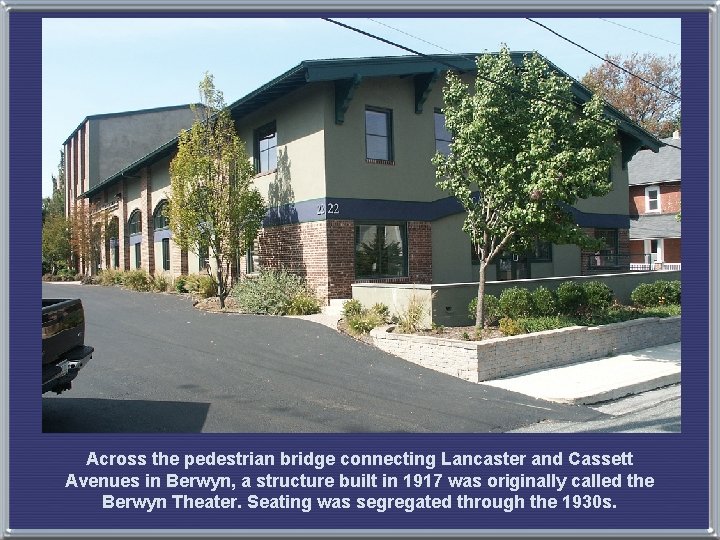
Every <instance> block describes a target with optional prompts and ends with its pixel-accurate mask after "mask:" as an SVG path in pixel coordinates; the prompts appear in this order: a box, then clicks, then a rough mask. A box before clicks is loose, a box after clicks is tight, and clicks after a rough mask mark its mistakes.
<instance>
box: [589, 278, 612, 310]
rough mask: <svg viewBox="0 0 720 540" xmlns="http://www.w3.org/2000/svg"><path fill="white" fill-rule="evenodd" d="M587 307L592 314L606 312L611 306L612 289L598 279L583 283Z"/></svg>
mask: <svg viewBox="0 0 720 540" xmlns="http://www.w3.org/2000/svg"><path fill="white" fill-rule="evenodd" d="M583 289H584V290H585V298H586V299H587V309H588V311H589V312H591V313H593V314H599V313H604V312H606V311H607V310H608V309H609V308H610V306H612V303H613V299H614V295H613V292H612V289H611V288H610V287H608V286H607V285H605V283H602V282H600V281H587V282H585V283H583Z"/></svg>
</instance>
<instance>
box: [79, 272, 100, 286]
mask: <svg viewBox="0 0 720 540" xmlns="http://www.w3.org/2000/svg"><path fill="white" fill-rule="evenodd" d="M80 282H81V283H82V284H83V285H95V284H96V283H99V282H100V281H99V279H97V278H95V276H91V275H90V274H87V275H85V276H83V277H82V279H81V280H80Z"/></svg>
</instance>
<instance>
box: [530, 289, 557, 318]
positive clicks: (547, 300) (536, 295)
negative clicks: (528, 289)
mask: <svg viewBox="0 0 720 540" xmlns="http://www.w3.org/2000/svg"><path fill="white" fill-rule="evenodd" d="M531 295H532V304H533V312H534V313H535V314H536V315H538V316H540V317H549V316H550V315H556V314H557V309H558V308H557V299H556V297H555V293H554V292H552V291H551V290H550V289H546V288H545V287H538V288H537V289H535V290H534V291H533V292H532V293H531Z"/></svg>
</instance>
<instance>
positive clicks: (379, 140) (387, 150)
mask: <svg viewBox="0 0 720 540" xmlns="http://www.w3.org/2000/svg"><path fill="white" fill-rule="evenodd" d="M365 157H366V159H367V160H368V161H373V162H375V161H379V162H385V163H388V162H392V161H393V152H392V111H390V110H387V109H370V108H368V109H365Z"/></svg>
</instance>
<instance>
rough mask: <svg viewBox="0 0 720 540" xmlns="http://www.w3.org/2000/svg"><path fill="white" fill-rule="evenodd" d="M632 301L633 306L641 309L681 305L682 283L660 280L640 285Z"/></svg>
mask: <svg viewBox="0 0 720 540" xmlns="http://www.w3.org/2000/svg"><path fill="white" fill-rule="evenodd" d="M630 299H631V300H632V302H633V304H635V305H636V306H640V307H651V306H662V305H679V304H680V282H679V281H665V280H659V281H656V282H654V283H643V284H642V285H638V286H637V287H636V288H635V290H633V292H632V293H630Z"/></svg>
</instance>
